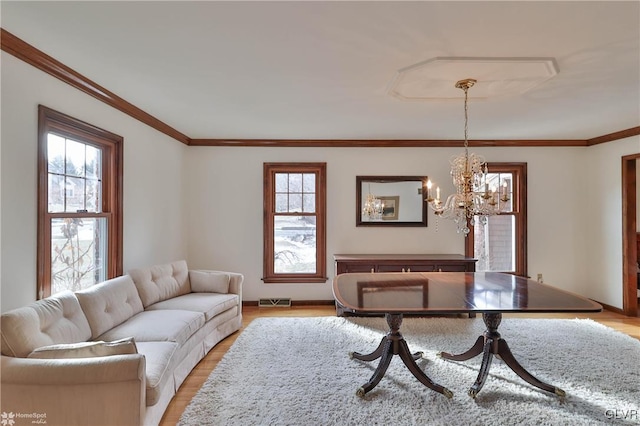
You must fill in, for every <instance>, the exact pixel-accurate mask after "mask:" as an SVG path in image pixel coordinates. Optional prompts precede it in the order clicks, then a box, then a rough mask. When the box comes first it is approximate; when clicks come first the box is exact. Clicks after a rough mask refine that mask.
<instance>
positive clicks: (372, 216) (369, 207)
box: [362, 185, 384, 220]
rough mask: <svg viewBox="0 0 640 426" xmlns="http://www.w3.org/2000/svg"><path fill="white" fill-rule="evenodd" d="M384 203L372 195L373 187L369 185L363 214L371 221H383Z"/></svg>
mask: <svg viewBox="0 0 640 426" xmlns="http://www.w3.org/2000/svg"><path fill="white" fill-rule="evenodd" d="M383 209H384V203H383V202H382V200H380V199H379V198H376V196H375V195H373V194H372V193H371V185H369V193H368V194H367V199H366V201H365V203H364V207H362V214H363V215H364V216H365V217H366V218H368V219H369V220H381V219H382V210H383Z"/></svg>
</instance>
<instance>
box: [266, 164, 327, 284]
mask: <svg viewBox="0 0 640 426" xmlns="http://www.w3.org/2000/svg"><path fill="white" fill-rule="evenodd" d="M326 167H327V166H326V163H265V164H264V277H263V278H262V280H263V281H264V282H266V283H305V282H307V283H309V282H311V283H314V282H325V281H326V280H327V277H326V249H325V247H326V243H325V239H326V190H325V186H326Z"/></svg>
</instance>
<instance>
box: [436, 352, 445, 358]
mask: <svg viewBox="0 0 640 426" xmlns="http://www.w3.org/2000/svg"><path fill="white" fill-rule="evenodd" d="M443 353H444V352H438V353H437V354H436V356H437V357H438V358H442V354H443Z"/></svg>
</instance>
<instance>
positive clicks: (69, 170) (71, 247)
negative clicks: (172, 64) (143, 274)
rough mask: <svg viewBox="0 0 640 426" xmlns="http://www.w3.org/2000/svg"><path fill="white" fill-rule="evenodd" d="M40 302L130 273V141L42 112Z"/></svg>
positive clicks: (39, 192) (39, 159)
mask: <svg viewBox="0 0 640 426" xmlns="http://www.w3.org/2000/svg"><path fill="white" fill-rule="evenodd" d="M37 251H38V253H37V255H38V260H37V263H38V265H37V267H38V297H39V298H43V297H46V296H49V295H51V294H55V293H58V292H60V291H63V290H71V291H76V290H80V289H83V288H86V287H89V286H92V285H94V284H96V283H98V282H101V281H104V280H106V279H108V278H112V277H115V276H117V275H120V274H122V137H120V136H117V135H114V134H113V133H110V132H107V131H105V130H102V129H99V128H97V127H95V126H92V125H90V124H87V123H84V122H82V121H79V120H76V119H74V118H72V117H69V116H67V115H64V114H61V113H59V112H56V111H53V110H51V109H49V108H46V107H44V106H42V105H41V106H40V107H39V137H38V249H37Z"/></svg>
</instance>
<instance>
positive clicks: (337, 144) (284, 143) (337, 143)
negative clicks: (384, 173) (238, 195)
mask: <svg viewBox="0 0 640 426" xmlns="http://www.w3.org/2000/svg"><path fill="white" fill-rule="evenodd" d="M190 145H191V146H253V147H299V148H447V147H463V146H464V141H462V140H450V139H442V140H435V139H430V140H421V139H412V140H408V139H372V140H361V139H344V140H340V139H191V143H190ZM469 146H471V147H489V146H520V147H541V146H552V147H560V146H565V147H566V146H574V147H575V146H587V141H586V140H582V139H562V140H556V139H554V140H544V139H543V140H470V141H469Z"/></svg>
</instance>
